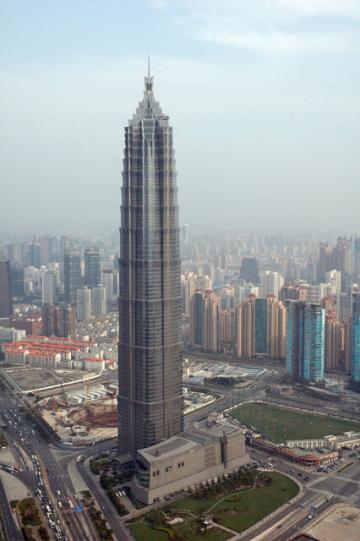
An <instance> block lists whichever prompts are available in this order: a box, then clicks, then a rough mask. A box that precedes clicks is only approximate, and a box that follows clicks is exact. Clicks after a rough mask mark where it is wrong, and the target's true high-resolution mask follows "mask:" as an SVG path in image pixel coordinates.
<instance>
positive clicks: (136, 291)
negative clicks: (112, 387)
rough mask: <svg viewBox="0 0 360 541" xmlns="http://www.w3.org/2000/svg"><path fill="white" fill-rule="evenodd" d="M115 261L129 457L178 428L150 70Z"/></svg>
mask: <svg viewBox="0 0 360 541" xmlns="http://www.w3.org/2000/svg"><path fill="white" fill-rule="evenodd" d="M119 267H120V295H119V321H120V323H119V324H120V335H119V396H118V409H119V450H120V453H121V454H123V455H130V456H133V457H134V456H135V452H136V450H137V449H141V448H144V447H148V446H150V445H153V444H155V443H157V442H159V441H161V440H163V439H166V438H169V437H171V436H172V435H174V434H178V433H179V432H181V431H182V430H183V398H182V354H181V343H180V327H181V291H180V249H179V227H178V207H177V188H176V173H175V160H174V150H173V135H172V128H171V127H170V126H169V120H168V117H167V116H165V115H164V114H163V113H162V111H161V109H160V107H159V104H158V103H157V102H156V101H155V99H154V95H153V78H152V77H150V74H148V76H147V77H145V91H144V98H143V100H142V101H141V102H140V104H139V106H138V108H137V110H136V113H135V115H134V116H133V118H132V120H130V122H129V126H128V127H127V128H125V155H124V170H123V187H122V206H121V228H120V260H119Z"/></svg>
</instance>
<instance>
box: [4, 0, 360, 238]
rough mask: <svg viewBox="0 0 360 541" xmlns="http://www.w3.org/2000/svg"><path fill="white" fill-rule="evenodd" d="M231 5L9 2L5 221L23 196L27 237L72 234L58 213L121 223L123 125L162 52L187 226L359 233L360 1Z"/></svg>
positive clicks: (21, 220) (21, 217) (101, 225)
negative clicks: (147, 70)
mask: <svg viewBox="0 0 360 541" xmlns="http://www.w3.org/2000/svg"><path fill="white" fill-rule="evenodd" d="M223 7H224V9H223V11H221V10H220V8H218V7H216V6H214V5H211V3H210V2H205V1H203V2H191V1H190V0H189V1H186V2H183V3H179V2H166V1H162V2H160V1H157V2H151V1H146V0H142V1H139V2H138V3H134V5H131V6H130V4H128V3H127V4H126V5H125V6H122V7H121V8H120V4H117V3H115V2H110V3H109V4H108V5H107V8H101V7H100V6H99V5H98V4H97V3H91V4H89V3H87V2H86V3H85V2H83V1H82V2H79V3H77V4H76V6H75V5H74V6H72V7H71V8H70V7H69V6H68V7H67V8H66V9H64V7H63V6H62V7H61V8H58V9H56V10H55V9H53V8H52V9H51V11H50V9H49V7H48V5H47V3H46V2H41V1H39V2H34V3H29V4H26V5H25V4H24V3H22V2H14V3H12V4H11V5H10V4H8V3H7V4H5V5H4V6H3V8H2V12H1V18H0V22H1V24H2V26H3V32H2V43H3V47H2V48H1V51H0V65H1V67H2V84H1V90H0V98H1V99H0V102H1V103H2V106H1V107H2V111H1V114H2V125H3V129H2V130H1V142H2V149H3V157H2V171H1V174H2V182H3V197H2V198H1V202H0V215H1V223H0V226H1V229H2V230H4V229H6V228H7V227H8V224H9V222H10V221H11V219H10V218H11V215H10V212H11V211H10V209H11V208H12V206H13V204H14V202H15V201H16V203H17V208H18V216H17V220H16V224H14V225H13V227H14V228H17V229H20V230H27V229H29V227H30V224H31V226H32V227H33V228H34V229H35V230H37V231H39V230H42V231H43V232H45V231H46V230H57V231H61V230H63V229H64V216H63V213H60V212H59V208H63V209H65V211H66V225H65V227H66V231H71V230H75V229H76V230H78V231H79V230H83V231H94V230H97V231H101V230H102V231H106V230H109V231H114V230H115V229H116V227H117V222H118V208H117V198H116V197H113V194H114V193H119V181H118V179H119V176H120V172H121V149H120V147H119V145H118V143H117V142H118V140H119V126H121V125H124V124H125V123H126V120H127V111H128V110H130V108H131V96H133V95H134V94H135V93H136V88H137V86H138V83H139V81H140V78H139V73H142V72H143V70H144V64H145V63H146V55H147V54H148V53H151V55H152V64H153V71H154V72H155V73H156V76H157V79H158V81H159V86H160V88H161V93H160V95H159V98H160V99H161V101H162V103H163V104H164V107H165V109H166V110H171V111H172V119H173V124H174V126H175V127H176V145H177V149H178V151H177V156H178V162H179V164H178V165H179V167H178V169H179V178H181V183H182V186H183V189H182V193H181V199H180V206H181V208H182V212H181V215H180V220H181V222H187V223H190V224H191V227H192V228H193V230H194V231H200V232H201V231H202V232H204V231H209V232H214V231H215V230H217V231H221V232H222V231H229V230H235V231H249V230H266V229H271V230H282V229H284V228H286V230H288V231H324V232H327V231H334V230H339V231H340V232H341V233H344V232H348V233H349V232H352V231H356V230H357V227H358V226H357V222H356V213H357V207H356V199H357V197H356V196H357V193H358V188H357V177H356V171H357V169H358V157H357V148H356V140H357V124H358V112H359V108H358V100H357V94H358V87H359V76H358V73H357V72H358V70H357V69H356V66H357V64H358V56H359V47H358V45H359V43H358V42H359V40H358V37H357V36H358V33H357V32H356V31H357V30H358V26H359V9H358V6H357V4H356V2H350V1H347V2H337V1H333V2H327V3H325V2H322V1H320V0H317V1H315V2H311V3H310V2H304V1H302V2H299V1H296V2H286V1H284V0H282V1H280V0H277V1H275V0H272V1H271V2H267V3H266V5H265V3H264V2H261V1H259V2H257V3H251V2H248V1H246V2H242V3H241V4H239V5H236V3H234V2H230V1H227V2H225V4H224V6H223ZM23 20H27V21H28V24H27V25H26V26H24V25H23V22H22V21H23ZM124 20H126V21H127V24H126V25H123V27H122V30H121V32H119V31H118V28H119V22H121V21H124ZM216 20H218V21H221V28H222V30H223V31H222V33H220V32H219V31H217V30H216V28H215V21H216ZM245 21H246V23H245ZM147 23H148V24H147ZM141 24H143V26H144V31H143V33H142V35H141V37H140V39H138V26H139V25H141ZM38 28H39V29H41V31H40V32H38V31H37V29H38ZM75 28H76V31H75ZM90 35H91V36H92V40H89V36H90ZM149 44H150V47H149ZM22 45H26V47H22ZM149 49H150V50H149ZM19 155H21V159H19ZM105 187H106V189H105ZM100 190H101V196H100V198H99V192H100ZM85 193H86V198H87V204H86V207H85V205H82V204H81V202H82V201H83V200H84V194H85ZM19 194H21V198H20V197H19ZM350 195H351V196H350ZM284 196H286V204H285V203H284V201H285V197H284ZM204 200H206V205H204V204H202V203H201V204H199V202H203V201H204ZM28 201H31V205H28V206H27V208H26V210H25V202H28ZM40 201H41V202H40ZM99 201H101V204H102V207H103V208H106V209H107V212H106V213H101V212H100V213H99ZM274 208H276V209H279V210H280V211H279V212H276V213H275V212H273V210H274ZM345 208H346V212H345V211H344V210H343V209H345ZM254 209H256V211H254ZM304 209H306V213H304ZM213 216H216V217H217V219H216V221H214V220H213V219H212V217H213ZM95 217H96V219H95ZM95 223H96V225H95Z"/></svg>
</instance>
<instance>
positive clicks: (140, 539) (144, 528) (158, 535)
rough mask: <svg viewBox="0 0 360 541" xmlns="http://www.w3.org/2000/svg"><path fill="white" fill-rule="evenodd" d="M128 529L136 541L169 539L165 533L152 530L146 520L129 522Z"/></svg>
mask: <svg viewBox="0 0 360 541" xmlns="http://www.w3.org/2000/svg"><path fill="white" fill-rule="evenodd" d="M129 529H130V530H131V533H132V534H133V536H134V537H135V539H136V540H137V541H169V536H168V534H167V533H165V532H159V530H154V528H152V527H151V526H150V525H148V524H147V523H146V522H139V523H137V524H129Z"/></svg>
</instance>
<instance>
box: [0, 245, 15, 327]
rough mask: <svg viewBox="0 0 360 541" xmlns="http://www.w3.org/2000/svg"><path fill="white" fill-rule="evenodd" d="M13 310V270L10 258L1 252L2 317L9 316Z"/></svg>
mask: <svg viewBox="0 0 360 541" xmlns="http://www.w3.org/2000/svg"><path fill="white" fill-rule="evenodd" d="M12 312H13V296H12V286H11V270H10V262H9V260H8V259H7V258H6V257H5V256H3V255H1V254H0V318H8V317H10V316H11V315H12Z"/></svg>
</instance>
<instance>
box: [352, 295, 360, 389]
mask: <svg viewBox="0 0 360 541" xmlns="http://www.w3.org/2000/svg"><path fill="white" fill-rule="evenodd" d="M351 379H352V380H353V382H355V384H356V385H358V386H359V390H360V293H353V296H352V317H351Z"/></svg>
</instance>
